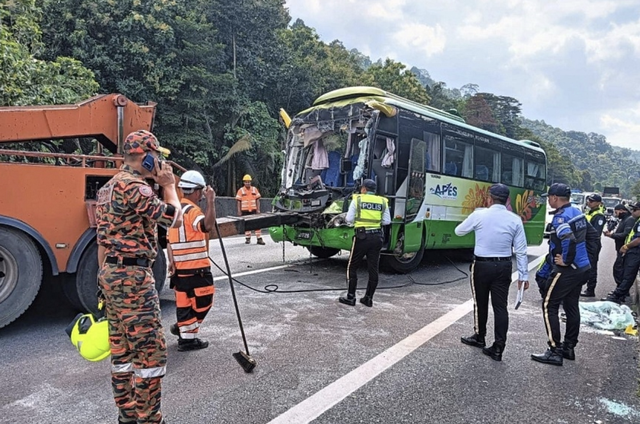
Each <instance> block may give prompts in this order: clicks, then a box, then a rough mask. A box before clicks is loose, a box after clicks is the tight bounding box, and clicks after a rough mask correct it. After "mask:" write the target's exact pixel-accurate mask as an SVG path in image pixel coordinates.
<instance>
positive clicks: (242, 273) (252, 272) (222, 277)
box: [213, 263, 297, 281]
mask: <svg viewBox="0 0 640 424" xmlns="http://www.w3.org/2000/svg"><path fill="white" fill-rule="evenodd" d="M293 265H297V264H295V263H293V264H287V265H279V266H274V267H271V268H262V269H256V270H253V271H247V272H239V273H237V274H234V273H231V276H232V277H233V278H236V277H244V276H245V275H253V274H260V273H262V272H269V271H277V270H279V269H284V268H289V267H291V266H293ZM228 279H229V277H228V276H226V275H221V276H219V277H215V278H214V279H213V281H219V280H228Z"/></svg>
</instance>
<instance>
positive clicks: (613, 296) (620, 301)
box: [601, 292, 624, 305]
mask: <svg viewBox="0 0 640 424" xmlns="http://www.w3.org/2000/svg"><path fill="white" fill-rule="evenodd" d="M601 300H603V301H605V302H614V303H617V304H618V305H621V304H623V303H624V296H618V295H617V294H616V293H615V292H613V293H611V294H609V295H608V296H607V297H605V298H603V299H601Z"/></svg>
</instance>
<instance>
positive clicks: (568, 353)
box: [562, 342, 576, 361]
mask: <svg viewBox="0 0 640 424" xmlns="http://www.w3.org/2000/svg"><path fill="white" fill-rule="evenodd" d="M562 357H563V358H564V359H568V360H570V361H575V360H576V353H575V352H574V350H573V345H572V344H571V343H567V342H564V343H562Z"/></svg>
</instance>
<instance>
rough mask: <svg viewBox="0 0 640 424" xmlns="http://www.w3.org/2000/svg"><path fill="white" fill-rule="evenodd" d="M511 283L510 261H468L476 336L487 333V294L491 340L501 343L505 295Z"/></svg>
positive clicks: (506, 327) (505, 327)
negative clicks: (491, 323)
mask: <svg viewBox="0 0 640 424" xmlns="http://www.w3.org/2000/svg"><path fill="white" fill-rule="evenodd" d="M510 285H511V261H510V260H509V261H500V262H488V261H487V262H484V261H483V262H480V261H474V262H473V264H472V265H471V292H472V293H473V312H474V314H473V320H474V330H475V332H476V334H478V335H479V336H482V337H485V335H486V333H487V317H488V315H489V295H491V306H492V307H493V317H494V326H493V332H494V337H495V339H494V342H495V344H496V345H499V346H502V347H504V345H505V343H506V341H507V330H509V313H508V312H507V298H508V296H509V286H510Z"/></svg>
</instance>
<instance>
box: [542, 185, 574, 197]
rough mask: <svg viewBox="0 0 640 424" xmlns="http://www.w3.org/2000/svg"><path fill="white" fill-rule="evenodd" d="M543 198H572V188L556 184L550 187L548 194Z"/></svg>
mask: <svg viewBox="0 0 640 424" xmlns="http://www.w3.org/2000/svg"><path fill="white" fill-rule="evenodd" d="M542 196H543V197H544V196H559V197H571V188H569V186H568V185H566V184H563V183H554V184H551V187H549V191H547V194H543V195H542Z"/></svg>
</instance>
